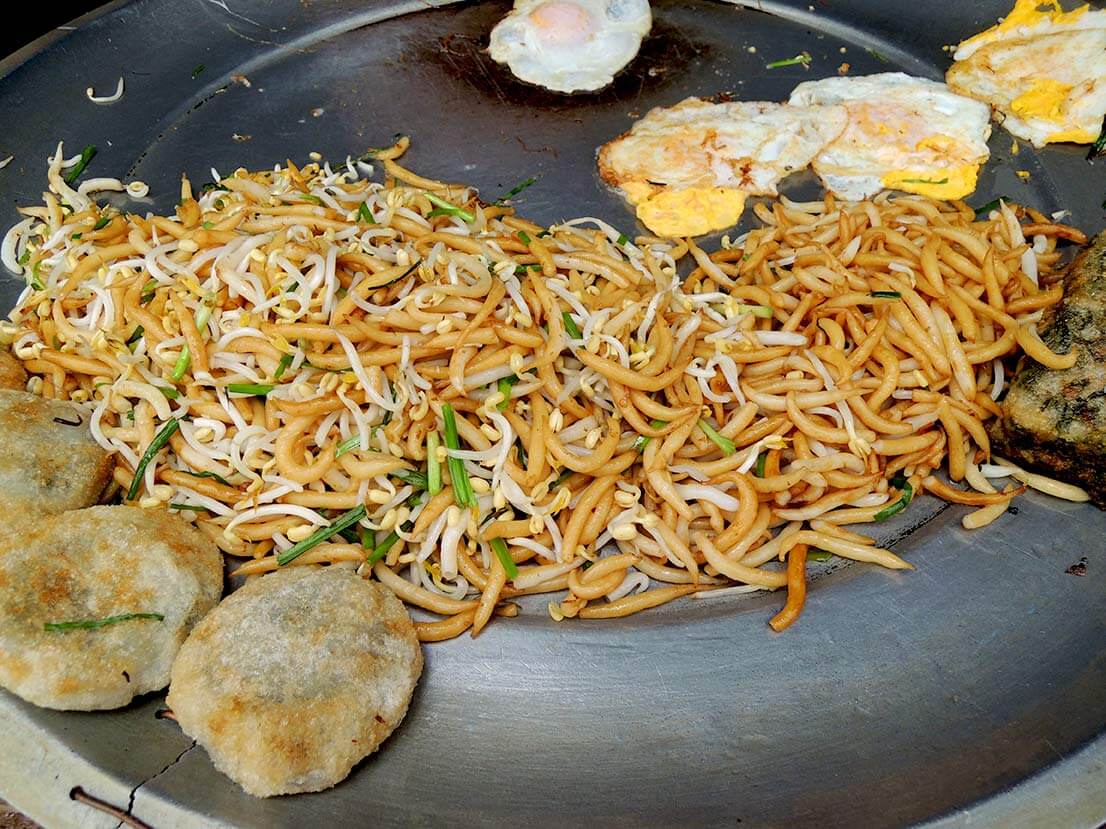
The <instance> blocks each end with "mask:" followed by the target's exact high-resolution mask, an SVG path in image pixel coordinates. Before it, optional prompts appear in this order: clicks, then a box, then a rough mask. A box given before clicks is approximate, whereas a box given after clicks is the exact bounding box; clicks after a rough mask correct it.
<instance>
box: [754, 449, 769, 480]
mask: <svg viewBox="0 0 1106 829" xmlns="http://www.w3.org/2000/svg"><path fill="white" fill-rule="evenodd" d="M766 463H768V453H767V452H761V453H760V454H759V455H757V465H756V469H754V470H753V474H754V475H756V476H757V477H758V478H763V477H764V465H765V464H766Z"/></svg>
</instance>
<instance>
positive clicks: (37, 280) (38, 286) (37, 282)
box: [31, 259, 46, 291]
mask: <svg viewBox="0 0 1106 829" xmlns="http://www.w3.org/2000/svg"><path fill="white" fill-rule="evenodd" d="M40 267H42V260H41V259H39V260H38V261H37V262H35V264H34V265H33V266H32V267H31V287H32V288H34V289H35V290H36V291H44V290H46V286H45V285H43V284H42V277H40V276H39V275H38V269H39V268H40Z"/></svg>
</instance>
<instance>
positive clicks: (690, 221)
mask: <svg viewBox="0 0 1106 829" xmlns="http://www.w3.org/2000/svg"><path fill="white" fill-rule="evenodd" d="M746 197H747V196H746V194H745V193H744V192H743V191H741V190H735V189H733V188H730V187H689V188H687V189H686V190H664V191H662V192H660V193H657V194H656V195H655V196H650V197H649V198H647V199H645V200H644V201H642V202H641V203H640V204H638V206H637V217H638V218H639V219H640V220H641V222H642V224H644V225H645V226H646V227H647V228H649V229H650V230H651V231H653V232H654V233H656V234H657V235H658V236H666V237H677V236H701V235H703V234H704V233H710V232H711V231H712V230H722V229H724V228H727V227H732V226H733V225H735V224H737V220H738V219H740V218H741V214H742V212H744V210H745V199H746Z"/></svg>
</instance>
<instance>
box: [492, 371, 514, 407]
mask: <svg viewBox="0 0 1106 829" xmlns="http://www.w3.org/2000/svg"><path fill="white" fill-rule="evenodd" d="M517 382H518V375H516V374H508V375H507V376H506V377H501V378H499V382H498V383H497V384H496V388H497V389H498V391H499V393H500V394H502V395H503V399H502V400H500V401H499V403H498V405H496V408H497V409H499V411H501V412H505V411H507V407H508V406H510V405H511V387H512V386H513V385H514V384H515V383H517Z"/></svg>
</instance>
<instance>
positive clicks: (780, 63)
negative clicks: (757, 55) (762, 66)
mask: <svg viewBox="0 0 1106 829" xmlns="http://www.w3.org/2000/svg"><path fill="white" fill-rule="evenodd" d="M811 60H812V58H811V57H810V52H802V53H800V54H798V55H795V57H793V58H784V59H783V60H774V61H772V62H771V63H769V64H766V66H767V68H768V69H780V68H782V67H784V66H795V65H799V64H801V65H802V66H803V68H804V69H805V68H807V67H809V66H810V61H811Z"/></svg>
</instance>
